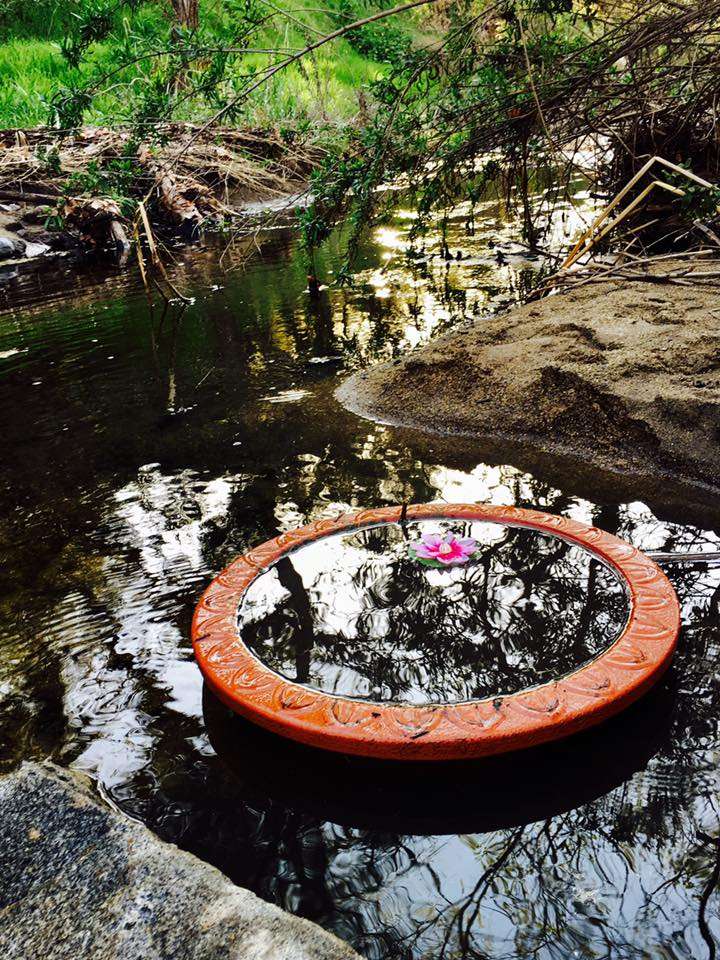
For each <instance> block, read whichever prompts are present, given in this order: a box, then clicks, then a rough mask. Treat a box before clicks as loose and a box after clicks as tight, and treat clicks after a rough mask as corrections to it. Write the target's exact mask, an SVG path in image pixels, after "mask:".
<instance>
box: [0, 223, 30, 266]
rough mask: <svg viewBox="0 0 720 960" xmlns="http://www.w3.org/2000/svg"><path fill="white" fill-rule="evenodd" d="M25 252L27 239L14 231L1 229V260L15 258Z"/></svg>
mask: <svg viewBox="0 0 720 960" xmlns="http://www.w3.org/2000/svg"><path fill="white" fill-rule="evenodd" d="M24 253H25V241H24V240H23V239H21V238H20V237H18V236H17V235H16V234H14V233H9V232H8V231H5V230H0V260H13V259H15V258H16V257H22V256H23V255H24Z"/></svg>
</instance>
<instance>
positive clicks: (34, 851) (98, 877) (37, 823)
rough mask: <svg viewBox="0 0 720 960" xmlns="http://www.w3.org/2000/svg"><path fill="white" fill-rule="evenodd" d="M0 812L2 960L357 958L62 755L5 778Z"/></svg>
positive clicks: (0, 781) (0, 792) (0, 783)
mask: <svg viewBox="0 0 720 960" xmlns="http://www.w3.org/2000/svg"><path fill="white" fill-rule="evenodd" d="M0 810H1V811H2V815H1V816H0V953H1V954H2V958H3V960H39V958H41V960H359V957H358V954H356V953H355V952H354V951H353V950H351V949H350V947H348V946H347V945H346V944H344V943H342V942H341V941H340V940H338V939H337V938H336V937H334V936H332V935H331V934H329V933H326V932H325V931H323V930H321V929H320V928H319V927H317V926H316V925H315V924H313V923H310V922H309V921H307V920H302V919H299V918H297V917H293V916H291V915H290V914H287V913H285V912H284V911H282V910H280V909H279V908H278V907H274V906H271V905H270V904H268V903H265V902H264V901H262V900H260V899H259V898H258V897H256V896H255V895H254V894H252V893H250V892H249V891H248V890H243V889H242V888H240V887H236V886H235V885H234V884H232V883H230V881H229V880H228V879H227V878H226V877H224V876H223V874H221V873H220V872H219V871H218V870H216V869H215V868H214V867H211V866H208V864H206V863H203V862H202V861H201V860H198V859H197V858H196V857H194V856H192V855H191V854H189V853H185V852H183V851H181V850H179V849H178V848H177V847H175V846H172V845H170V844H167V843H164V842H163V841H161V840H159V839H158V838H157V837H156V836H154V834H152V833H151V832H150V831H149V830H147V829H146V828H145V827H144V826H143V825H142V824H139V823H137V822H135V821H134V820H130V819H128V818H127V817H125V816H123V815H122V814H121V813H118V812H116V811H115V810H113V809H111V808H110V807H108V806H106V805H105V804H103V803H101V802H100V801H99V800H98V799H97V797H96V796H95V794H94V793H93V792H92V791H91V790H90V788H89V785H88V782H87V781H85V780H84V779H81V778H80V777H78V776H77V775H74V774H72V773H69V772H67V771H64V770H61V769H60V768H58V767H55V766H53V765H52V764H42V765H40V764H35V763H26V764H24V765H23V766H22V767H21V768H20V769H19V770H18V771H17V772H15V773H12V774H10V775H8V776H6V777H3V778H1V779H0Z"/></svg>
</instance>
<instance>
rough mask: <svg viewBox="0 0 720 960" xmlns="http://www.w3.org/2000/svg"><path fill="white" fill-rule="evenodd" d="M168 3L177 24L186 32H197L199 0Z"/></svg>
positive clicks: (176, 0) (181, 0) (179, 0)
mask: <svg viewBox="0 0 720 960" xmlns="http://www.w3.org/2000/svg"><path fill="white" fill-rule="evenodd" d="M170 2H171V3H172V8H173V12H174V14H175V19H176V20H177V22H178V24H179V25H180V26H181V27H185V28H186V29H187V30H197V28H198V25H199V17H198V2H199V0H170Z"/></svg>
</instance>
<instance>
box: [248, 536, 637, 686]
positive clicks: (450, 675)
mask: <svg viewBox="0 0 720 960" xmlns="http://www.w3.org/2000/svg"><path fill="white" fill-rule="evenodd" d="M429 533H434V534H441V535H443V536H444V535H446V534H449V533H452V534H453V535H455V536H458V537H471V538H473V540H475V542H476V544H477V547H478V550H477V553H476V555H475V556H474V557H473V559H472V560H471V561H470V562H468V563H467V564H465V565H463V566H454V567H449V568H446V569H443V570H438V569H432V568H427V567H423V566H421V565H419V564H418V563H417V562H415V561H412V560H410V559H409V558H408V543H412V542H416V541H418V540H419V538H420V537H421V536H422V535H424V534H429ZM627 612H628V608H627V601H626V597H625V592H624V589H623V587H622V585H621V583H620V582H619V580H618V579H617V578H616V577H615V576H614V575H613V574H612V573H611V572H610V571H609V570H608V569H606V568H605V567H604V566H602V565H600V564H598V563H597V561H593V560H592V557H591V554H589V553H588V552H587V551H585V550H583V549H581V548H579V547H575V546H572V545H570V544H568V543H566V542H564V541H562V540H559V539H557V538H555V537H548V536H544V535H542V534H538V533H536V532H534V531H528V530H522V529H517V528H508V527H504V526H502V525H499V524H493V523H481V522H473V523H463V522H458V521H443V520H425V521H419V522H418V521H411V522H408V523H407V524H406V525H405V527H404V529H403V528H401V527H400V526H399V525H397V524H390V525H383V526H377V527H374V528H368V529H367V530H366V531H364V532H355V533H352V534H336V535H333V536H329V537H323V538H322V539H320V540H318V541H315V542H314V543H310V544H306V545H305V546H303V547H301V548H300V549H297V550H294V551H293V552H292V553H291V554H290V555H289V556H288V557H287V558H285V559H284V560H282V561H281V562H280V563H278V564H275V565H273V566H272V567H271V568H270V569H269V570H268V571H266V572H264V573H262V574H261V575H260V576H258V577H257V578H256V579H255V580H254V581H253V583H252V584H251V585H250V587H249V588H248V590H247V591H246V593H245V594H244V596H243V599H242V603H241V605H240V609H239V615H238V619H239V625H240V633H241V636H242V638H243V640H244V642H245V643H246V644H247V645H248V647H249V648H250V649H251V650H252V651H253V652H254V653H255V655H256V656H257V657H259V659H260V660H262V661H263V662H265V663H266V664H267V665H268V666H269V667H271V669H273V670H275V671H276V672H278V673H280V674H282V675H283V676H284V677H286V678H287V679H289V680H293V681H296V682H301V683H304V684H307V685H309V686H311V687H316V688H318V687H319V688H321V689H323V690H325V691H326V692H328V693H333V694H339V695H342V696H358V697H368V698H370V699H373V700H391V701H403V702H411V703H428V702H446V701H458V700H465V699H477V698H479V697H494V696H497V695H499V694H506V693H511V692H514V691H516V690H520V689H522V688H523V687H527V686H532V685H534V684H537V683H540V682H544V681H548V680H553V679H557V678H558V677H560V676H562V675H564V674H565V673H567V672H569V671H571V670H574V669H577V668H578V667H580V666H582V665H583V664H584V663H588V662H589V661H590V660H592V659H593V658H594V657H596V656H598V655H599V654H600V653H601V652H602V651H603V650H604V649H606V648H607V647H608V646H609V645H610V644H611V643H612V642H613V640H615V639H616V638H617V637H618V636H619V634H620V632H621V630H622V627H623V626H624V624H625V623H626V620H627Z"/></svg>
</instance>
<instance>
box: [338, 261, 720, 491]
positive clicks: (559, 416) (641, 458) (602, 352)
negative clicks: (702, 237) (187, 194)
mask: <svg viewBox="0 0 720 960" xmlns="http://www.w3.org/2000/svg"><path fill="white" fill-rule="evenodd" d="M665 266H666V265H665ZM654 269H655V270H657V269H658V268H657V267H656V268H654ZM708 269H709V267H708ZM336 395H337V398H338V400H339V401H340V402H341V403H342V404H343V405H344V406H345V407H347V408H348V409H349V410H351V411H352V412H353V413H356V414H358V415H360V416H363V417H365V418H368V419H372V420H376V421H380V422H382V423H387V424H391V425H393V426H400V427H408V428H412V429H415V430H421V431H425V432H430V433H434V434H443V435H445V436H448V435H449V436H455V437H457V438H458V439H459V438H463V439H464V440H465V439H467V438H473V439H474V440H476V441H488V440H492V442H494V443H495V444H497V443H498V442H501V441H502V440H503V439H505V440H506V441H508V442H512V443H515V444H518V445H520V446H521V447H522V446H526V447H527V448H530V449H534V450H539V451H542V452H544V453H547V454H556V455H560V456H563V457H567V458H570V459H577V460H580V461H584V463H585V464H587V465H589V466H594V467H597V468H598V469H601V470H603V471H609V472H611V473H614V474H616V475H617V474H619V475H623V474H627V475H632V476H636V477H643V476H645V477H647V476H649V475H650V474H656V475H658V474H659V475H661V476H664V477H666V478H667V480H668V481H669V482H670V481H672V483H673V485H674V484H675V483H677V482H681V483H684V482H686V481H688V480H690V481H694V482H695V483H699V485H700V486H699V490H705V491H706V493H707V496H708V497H712V496H713V495H717V492H718V490H719V489H720V482H719V481H718V477H719V476H720V472H719V471H720V287H718V286H710V285H701V284H698V283H693V284H689V285H687V286H686V285H680V284H678V285H673V284H664V283H663V284H660V283H657V282H653V279H652V277H651V278H650V279H649V280H648V281H633V282H628V281H624V282H620V281H605V282H596V283H590V284H587V285H586V286H584V287H582V288H580V289H578V290H576V291H571V292H568V293H564V294H562V295H559V296H551V297H547V298H546V299H544V300H541V301H538V302H534V303H529V304H526V305H524V306H522V307H519V308H516V309H513V310H510V311H509V312H507V313H503V314H500V315H498V316H495V317H491V318H488V319H484V320H481V321H478V322H475V323H472V324H469V325H467V326H463V327H462V328H460V329H456V330H454V331H453V332H451V333H449V334H447V335H446V336H444V337H441V338H440V339H438V340H436V341H433V342H432V343H430V344H428V345H426V346H423V347H420V348H417V349H415V350H413V351H411V352H409V353H408V354H407V355H405V356H404V357H402V358H400V359H396V360H394V361H392V362H390V363H384V364H380V365H378V366H375V367H371V368H369V369H367V370H363V371H360V372H359V373H356V374H354V375H353V376H351V377H350V378H349V379H348V380H346V381H345V382H344V383H343V384H342V385H341V386H340V388H339V389H338V391H337V394H336ZM703 496H704V495H703V494H702V493H701V494H700V499H702V498H703Z"/></svg>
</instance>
